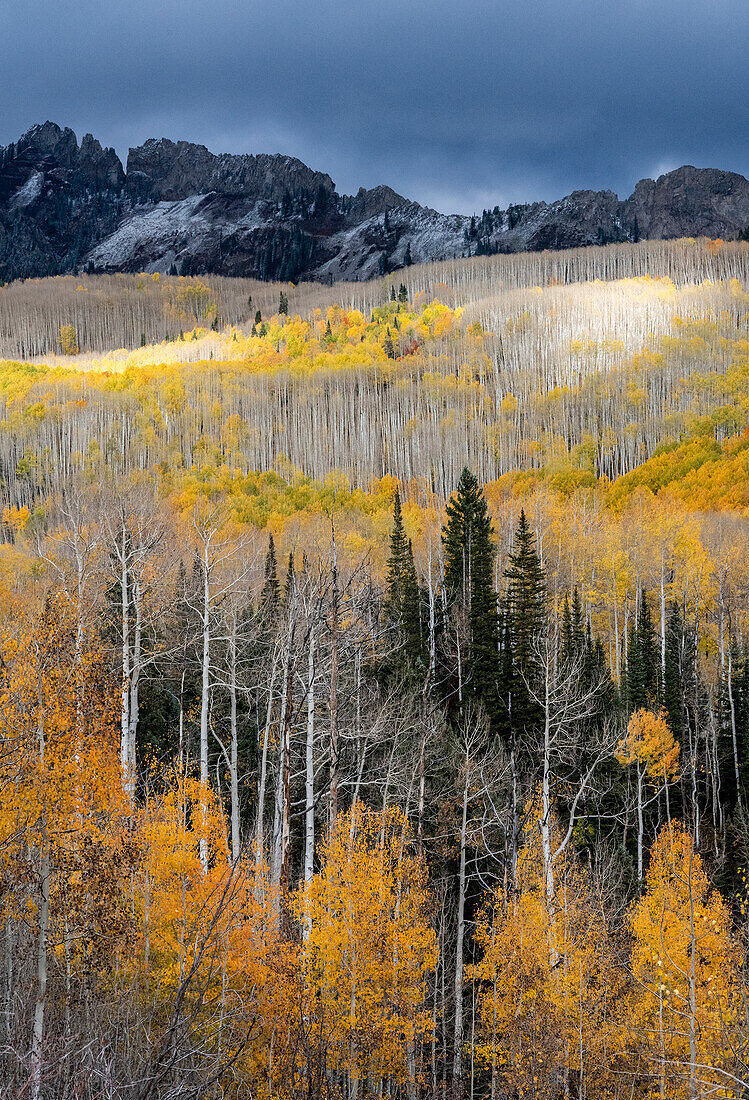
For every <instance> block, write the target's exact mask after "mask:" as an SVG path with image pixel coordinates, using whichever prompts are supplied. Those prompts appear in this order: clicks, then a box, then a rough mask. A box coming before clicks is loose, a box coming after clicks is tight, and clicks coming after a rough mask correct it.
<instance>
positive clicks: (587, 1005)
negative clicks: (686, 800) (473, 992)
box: [472, 835, 624, 1098]
mask: <svg viewBox="0 0 749 1100" xmlns="http://www.w3.org/2000/svg"><path fill="white" fill-rule="evenodd" d="M557 874H558V885H557V891H556V906H555V912H554V914H553V917H550V914H549V910H548V906H547V901H546V895H545V890H544V878H543V861H542V858H541V851H540V843H539V840H538V839H537V837H536V836H534V835H531V836H529V838H528V842H527V843H526V845H525V847H524V848H523V850H522V852H521V854H520V857H519V861H518V889H517V891H515V892H513V893H512V894H511V895H510V896H509V897H507V896H506V894H505V892H504V890H503V889H502V888H501V887H500V888H499V889H498V890H497V891H496V893H495V894H494V896H493V897H492V898H491V899H490V900H489V902H488V903H487V905H486V906H485V908H484V910H483V911H482V914H481V916H480V918H479V921H478V926H477V934H476V938H477V944H478V947H479V949H480V950H481V953H482V954H481V959H480V961H479V963H478V964H477V965H476V966H475V967H473V968H472V976H473V978H474V980H475V981H476V982H477V983H478V986H477V1006H478V1019H479V1024H478V1029H479V1036H480V1038H478V1040H477V1045H476V1055H477V1056H478V1058H479V1061H480V1063H481V1064H483V1065H485V1066H487V1067H488V1068H489V1070H490V1072H491V1080H492V1095H498V1096H504V1095H508V1096H510V1095H511V1096H516V1097H518V1098H521V1097H534V1098H535V1097H551V1096H558V1095H559V1096H561V1095H563V1094H564V1093H565V1091H566V1090H567V1089H570V1090H573V1089H574V1095H579V1096H583V1095H586V1096H595V1097H605V1096H609V1095H610V1096H614V1095H616V1090H617V1087H618V1086H617V1074H616V1069H617V1066H616V1056H617V1051H618V1049H619V1037H620V1027H619V1023H618V1011H617V1006H618V1002H619V998H620V996H621V990H622V985H623V980H624V975H623V973H622V971H621V970H620V969H619V968H618V966H617V963H616V957H615V944H614V941H613V938H612V935H611V932H610V930H609V928H608V926H607V923H606V920H605V918H604V916H603V913H602V907H601V905H600V902H599V901H598V900H597V898H596V896H595V892H594V890H593V887H592V884H591V882H590V880H589V877H588V875H587V873H586V872H585V871H584V870H583V869H582V868H580V867H579V866H577V865H576V864H575V862H574V861H573V859H572V858H568V857H565V858H563V859H560V861H559V864H558V868H557ZM552 919H553V922H554V928H553V931H552V929H551V927H550V922H551V920H552ZM552 938H553V941H554V944H555V951H554V952H551V951H550V947H549V945H550V942H551V941H552Z"/></svg>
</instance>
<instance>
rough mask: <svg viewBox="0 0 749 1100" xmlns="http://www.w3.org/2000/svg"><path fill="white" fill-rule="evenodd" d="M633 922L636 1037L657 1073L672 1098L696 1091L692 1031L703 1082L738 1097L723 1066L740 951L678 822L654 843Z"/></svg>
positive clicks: (736, 1006) (730, 1045)
mask: <svg viewBox="0 0 749 1100" xmlns="http://www.w3.org/2000/svg"><path fill="white" fill-rule="evenodd" d="M630 928H631V932H632V936H633V947H632V956H631V970H632V975H633V977H634V979H635V981H634V985H633V989H632V995H631V1001H630V1010H629V1031H630V1042H631V1044H632V1047H633V1048H634V1049H635V1050H636V1051H638V1052H639V1053H640V1054H641V1055H642V1056H643V1057H644V1058H645V1059H646V1061H647V1063H648V1075H649V1076H650V1078H651V1080H653V1081H654V1082H659V1081H660V1082H662V1083H664V1084H665V1085H667V1087H668V1092H667V1093H666V1095H667V1096H668V1097H669V1100H680V1098H682V1097H687V1096H689V1095H690V1089H689V1085H690V1082H689V1079H688V1078H689V1069H688V1067H689V1063H690V1060H691V1056H690V1037H692V1038H693V1041H694V1043H695V1047H696V1063H697V1065H698V1066H699V1067H700V1068H699V1071H698V1072H699V1077H700V1079H701V1081H702V1082H703V1085H704V1083H705V1082H708V1081H709V1082H713V1084H712V1087H711V1093H712V1095H715V1096H733V1095H734V1091H733V1085H732V1082H731V1081H730V1079H728V1078H727V1077H725V1078H724V1077H723V1076H722V1072H721V1071H722V1068H723V1067H724V1066H725V1067H728V1066H729V1065H730V1063H731V1057H732V1052H733V1050H735V1046H734V1042H735V1041H736V1040H737V1035H736V1025H737V1022H738V1017H737V1014H738V1012H739V1010H740V1007H741V1006H740V1000H741V984H740V952H739V949H738V946H737V944H735V943H734V941H733V939H732V936H731V933H730V914H729V911H728V907H727V906H726V904H725V902H724V901H723V900H722V898H721V897H720V895H719V894H718V893H717V891H714V890H711V889H710V884H709V881H708V878H707V875H706V873H705V870H704V868H703V865H702V860H701V859H700V857H699V855H698V854H697V853H696V852H695V850H694V844H693V841H692V838H691V836H690V835H689V833H688V832H687V831H686V830H685V829H684V827H683V826H682V825H681V824H680V823H679V822H673V823H672V824H670V825H667V826H665V827H664V828H663V830H662V831H661V833H660V835H659V837H658V839H657V841H656V843H655V845H654V846H653V849H652V853H651V861H650V868H649V870H648V873H647V879H646V892H645V894H644V896H643V897H642V898H640V900H639V901H638V902H637V903H636V904H635V906H634V908H633V909H632V912H631V915H630ZM695 1072H697V1071H695ZM658 1091H659V1085H658V1084H657V1083H655V1084H654V1086H653V1092H654V1093H655V1094H657V1093H658Z"/></svg>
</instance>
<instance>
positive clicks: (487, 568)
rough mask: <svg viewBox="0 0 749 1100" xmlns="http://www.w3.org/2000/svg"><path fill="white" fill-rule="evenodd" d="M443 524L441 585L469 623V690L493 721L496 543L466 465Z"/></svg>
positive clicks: (482, 498) (495, 702)
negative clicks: (443, 585)
mask: <svg viewBox="0 0 749 1100" xmlns="http://www.w3.org/2000/svg"><path fill="white" fill-rule="evenodd" d="M446 511H447V521H446V523H445V525H444V527H443V528H442V544H443V546H444V551H445V590H446V594H447V599H448V602H449V603H451V604H456V603H457V604H460V605H462V608H463V610H464V612H465V615H466V620H467V625H468V642H469V646H468V684H467V687H468V690H469V693H470V694H471V695H473V696H474V697H475V698H477V699H480V700H481V701H482V702H483V704H484V706H485V708H486V711H487V714H488V715H489V718H490V720H491V721H492V722H493V724H496V721H497V717H498V696H497V683H498V666H497V659H498V648H499V647H498V629H499V623H498V618H497V594H496V592H495V591H494V586H493V568H494V555H495V548H494V544H493V542H492V535H493V534H494V529H493V527H492V522H491V517H490V515H489V509H488V506H487V503H486V497H485V496H484V493H483V490H482V489H481V486H480V485H479V483H478V481H477V479H476V477H475V476H474V475H473V474H472V473H471V472H470V470H468V469H467V468H466V469H464V470H463V473H462V474H461V475H460V480H459V482H458V487H457V490H456V492H455V493H453V495H452V497H451V498H450V500H449V502H448V504H447V509H446Z"/></svg>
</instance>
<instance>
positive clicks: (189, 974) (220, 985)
mask: <svg viewBox="0 0 749 1100" xmlns="http://www.w3.org/2000/svg"><path fill="white" fill-rule="evenodd" d="M201 840H202V841H205V842H206V845H207V853H208V871H207V872H205V873H204V871H203V866H202V863H201V858H200V845H201ZM137 843H138V845H139V851H140V858H139V863H138V869H137V873H136V876H135V902H136V909H137V916H138V939H137V950H136V951H135V952H133V953H132V955H129V956H123V958H122V960H121V966H122V973H123V974H127V975H130V977H131V978H132V979H133V980H136V981H137V982H138V983H139V987H140V989H141V997H142V998H143V1000H144V1001H145V1002H147V1003H149V1004H150V1005H151V1009H152V1012H151V1015H150V1019H151V1025H152V1027H153V1028H154V1036H153V1038H154V1041H155V1042H157V1043H158V1036H159V1034H160V1033H162V1032H163V1031H164V1029H166V1028H168V1026H169V1023H170V1020H171V1019H172V1014H173V1012H174V1006H175V1004H176V1003H177V1002H178V1001H179V1002H180V1004H181V1009H180V1011H181V1012H182V1013H184V1014H185V1016H186V1017H187V1018H188V1019H190V1020H191V1021H192V1025H191V1026H192V1028H193V1030H194V1033H196V1034H198V1035H199V1036H200V1049H201V1050H202V1051H203V1054H204V1056H205V1057H206V1058H208V1057H217V1051H223V1057H224V1058H233V1057H235V1056H236V1061H237V1065H238V1066H240V1067H241V1068H242V1070H243V1071H244V1072H245V1073H247V1074H248V1075H250V1076H252V1077H254V1076H255V1074H256V1073H257V1072H258V1066H259V1064H260V1063H263V1064H264V1062H265V1055H264V1053H263V1052H264V1051H265V1050H267V1044H268V1043H272V1038H271V1036H272V1034H273V1031H274V1028H275V1027H276V1025H277V1024H278V1012H279V1011H280V1010H281V1009H282V1008H284V1007H286V1008H287V1009H288V1005H285V1002H284V1000H283V998H281V997H279V996H278V989H277V987H276V985H275V984H274V981H273V980H271V979H272V976H273V973H274V970H272V968H271V964H273V967H274V968H277V962H276V960H275V952H276V949H277V934H276V923H277V921H276V916H275V914H276V913H277V899H275V901H274V898H275V895H274V893H273V891H272V890H271V888H270V887H269V885H268V881H267V874H266V869H265V867H264V866H262V865H260V866H258V865H256V864H255V863H254V862H251V861H249V860H240V861H239V862H238V863H235V864H232V862H231V860H230V856H229V848H228V844H227V828H226V817H225V813H224V811H223V809H222V807H221V804H220V802H219V799H218V798H217V797H216V795H215V794H214V793H213V792H212V791H210V790H206V789H205V788H204V787H203V786H202V785H201V783H200V782H199V780H197V779H195V778H192V777H190V776H184V775H179V774H174V775H172V776H171V777H170V778H168V779H167V782H166V785H165V788H164V790H163V792H162V793H161V794H160V795H159V796H155V797H152V798H151V799H149V800H148V801H147V803H146V805H145V806H144V808H143V810H142V811H141V815H140V820H139V823H138V829H137ZM258 1018H262V1020H263V1021H264V1025H265V1026H263V1027H255V1026H253V1021H256V1020H257V1019H258ZM266 1027H267V1030H266ZM250 1036H251V1038H252V1041H248V1039H249V1037H250Z"/></svg>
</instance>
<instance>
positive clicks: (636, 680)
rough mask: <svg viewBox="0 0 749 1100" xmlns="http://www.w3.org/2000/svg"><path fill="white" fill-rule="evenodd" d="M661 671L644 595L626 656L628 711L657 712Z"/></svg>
mask: <svg viewBox="0 0 749 1100" xmlns="http://www.w3.org/2000/svg"><path fill="white" fill-rule="evenodd" d="M660 681H661V669H660V654H659V652H658V643H657V639H656V636H655V628H654V626H653V616H652V615H651V614H650V605H649V604H648V598H647V595H646V594H645V593H644V592H643V593H642V596H641V598H640V607H639V610H638V612H637V619H636V621H635V624H634V626H633V627H632V630H631V632H630V635H629V650H628V653H627V708H628V710H629V712H630V713H632V712H633V711H636V710H640V709H641V708H643V707H645V708H647V709H648V710H656V709H657V708H658V706H659V704H660V702H661V682H660Z"/></svg>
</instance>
